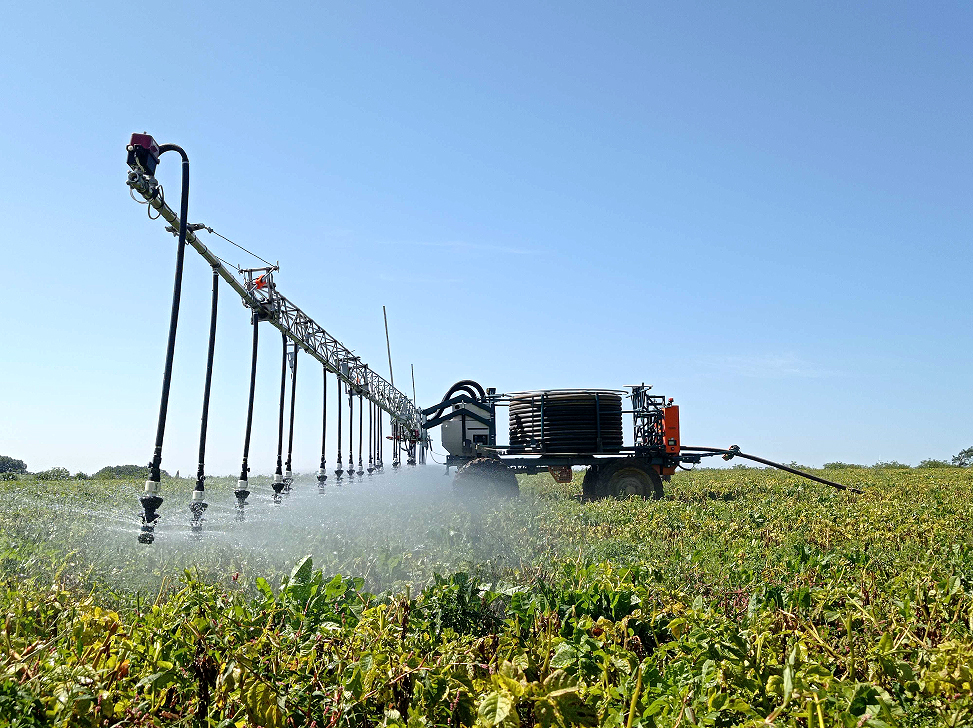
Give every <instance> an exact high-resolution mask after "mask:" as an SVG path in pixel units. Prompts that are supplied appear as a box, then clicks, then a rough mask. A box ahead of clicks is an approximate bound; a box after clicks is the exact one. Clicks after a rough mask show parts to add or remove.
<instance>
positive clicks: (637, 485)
mask: <svg viewBox="0 0 973 728" xmlns="http://www.w3.org/2000/svg"><path fill="white" fill-rule="evenodd" d="M581 487H582V490H583V492H584V496H585V498H590V499H594V498H608V497H614V498H626V497H628V496H632V495H637V496H639V497H641V498H646V499H648V498H655V499H659V498H661V497H662V494H663V491H662V477H661V476H660V475H659V473H658V472H656V469H655V468H653V467H652V466H651V465H648V464H647V463H645V462H643V461H641V460H636V459H634V458H619V459H618V460H609V461H608V462H607V463H605V464H604V465H599V466H592V467H590V468H588V472H587V473H585V478H584V481H583V483H582V486H581Z"/></svg>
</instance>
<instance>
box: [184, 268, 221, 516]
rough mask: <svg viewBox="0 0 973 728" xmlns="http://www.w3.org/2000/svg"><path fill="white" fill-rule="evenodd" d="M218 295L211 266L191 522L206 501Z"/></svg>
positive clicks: (200, 512) (216, 275)
mask: <svg viewBox="0 0 973 728" xmlns="http://www.w3.org/2000/svg"><path fill="white" fill-rule="evenodd" d="M219 296H220V274H219V272H218V271H217V270H216V268H213V299H212V305H211V307H210V315H209V344H208V346H207V349H206V382H205V384H204V385H203V414H202V417H201V418H200V425H199V467H198V468H197V470H196V487H195V488H193V499H192V501H191V502H190V504H189V510H190V512H191V513H192V514H193V522H194V523H197V524H198V523H199V521H200V520H201V518H202V515H203V511H204V510H206V502H205V501H204V500H203V492H204V491H205V490H206V466H205V462H206V430H207V428H208V426H209V396H210V391H211V389H212V384H213V355H214V353H215V351H216V313H217V304H218V303H219Z"/></svg>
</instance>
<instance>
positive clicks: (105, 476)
mask: <svg viewBox="0 0 973 728" xmlns="http://www.w3.org/2000/svg"><path fill="white" fill-rule="evenodd" d="M789 464H790V466H791V467H795V468H802V469H811V468H808V467H807V466H806V465H801V464H799V463H789ZM971 466H973V447H968V448H966V449H964V450H960V451H959V452H958V453H957V454H956V455H954V456H953V457H952V459H951V460H949V461H947V460H932V459H928V460H923V461H922V462H921V463H919V464H918V465H917V466H915V467H917V468H969V467H971ZM733 467H734V468H747V467H752V466H748V465H743V464H740V465H734V466H733ZM869 467H872V468H903V469H908V468H911V467H912V466H911V465H906V464H905V463H900V462H896V461H895V460H891V461H889V462H878V463H875V464H874V465H856V464H855V463H842V462H833V463H825V464H824V469H825V470H841V469H843V468H869ZM21 475H32V476H33V477H34V478H36V479H38V480H70V479H72V478H74V479H77V480H89V479H96V480H132V479H139V480H141V479H143V478H147V477H148V475H149V468H148V466H147V465H106V466H105V467H103V468H102V469H101V470H99V471H98V472H96V473H94V474H93V475H87V474H85V473H81V472H78V473H75V474H74V475H71V471H70V470H68V469H67V468H61V467H53V468H50V469H48V470H42V471H40V472H38V473H28V471H27V463H25V462H24V461H23V460H18V459H17V458H12V457H10V456H8V455H0V480H13V479H15V478H17V477H18V476H21ZM162 477H164V478H171V477H172V476H171V475H169V473H167V472H166V471H165V470H163V471H162ZM176 477H179V474H178V473H176Z"/></svg>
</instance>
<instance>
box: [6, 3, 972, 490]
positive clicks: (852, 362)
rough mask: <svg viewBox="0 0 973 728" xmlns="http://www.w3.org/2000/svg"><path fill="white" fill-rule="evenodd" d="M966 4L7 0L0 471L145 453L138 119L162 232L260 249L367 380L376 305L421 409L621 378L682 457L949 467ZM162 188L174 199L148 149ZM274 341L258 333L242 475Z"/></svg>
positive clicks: (960, 419)
mask: <svg viewBox="0 0 973 728" xmlns="http://www.w3.org/2000/svg"><path fill="white" fill-rule="evenodd" d="M971 8H973V6H970V5H969V4H968V3H961V2H956V3H938V2H924V3H917V2H912V3H903V2H874V3H766V2H761V3H698V4H696V3H564V2H558V3H553V2H552V3H520V2H518V3H456V2H443V3H391V2H388V3H277V4H270V3H266V4H255V3H248V2H234V3H226V2H212V3H198V2H194V3H174V4H132V3H121V2H119V3H108V2H99V1H98V0H94V1H93V2H86V3H78V2H68V3H40V2H37V3H8V4H7V6H6V7H5V9H4V13H3V19H2V22H0V68H2V71H0V91H2V102H0V217H2V221H3V222H2V226H0V248H2V250H3V263H4V265H3V269H4V293H5V296H4V304H5V305H4V315H3V324H2V327H0V331H2V332H3V341H2V344H0V387H2V390H0V400H2V403H0V454H6V455H12V456H16V457H20V458H22V459H24V460H26V461H27V464H28V466H29V467H30V468H31V469H32V470H39V469H41V468H46V467H50V466H54V465H63V466H66V467H68V468H70V469H71V470H72V471H74V470H84V471H89V472H90V471H93V470H96V469H98V468H100V467H101V466H103V465H107V464H117V463H128V462H134V463H145V462H147V461H148V460H149V458H150V456H151V450H152V441H153V436H154V428H155V417H156V411H157V407H158V397H159V390H160V383H161V375H162V366H163V355H164V347H165V335H166V328H167V324H168V312H169V299H170V295H171V287H172V271H173V263H174V249H175V245H174V240H173V238H172V237H171V236H170V235H168V234H167V233H165V232H164V230H163V225H162V223H161V222H159V221H156V222H150V221H149V220H148V219H146V215H145V208H144V207H142V206H139V205H137V204H135V203H134V202H133V201H132V200H131V199H129V196H128V192H127V188H126V186H125V175H126V171H127V169H126V166H125V144H126V143H127V140H128V138H129V135H130V134H131V133H132V132H133V131H139V132H141V131H147V132H149V133H151V134H153V135H154V136H155V137H156V138H157V139H158V140H159V141H160V142H174V143H178V144H181V145H182V146H183V147H185V149H186V150H187V151H188V153H189V156H190V159H191V161H192V187H191V189H192V196H191V202H190V205H191V207H190V220H191V221H193V222H205V223H207V224H209V225H212V226H213V227H214V228H215V229H216V230H218V231H220V232H221V233H223V234H224V235H227V236H228V237H230V238H232V239H233V240H235V241H237V242H239V243H241V244H243V245H245V246H247V247H250V248H251V249H253V250H256V251H257V252H259V253H261V254H262V255H263V256H264V257H268V258H270V259H271V260H278V259H279V260H280V263H281V271H280V273H279V275H278V277H277V280H278V284H279V286H280V289H281V291H282V292H283V293H284V294H285V295H287V296H288V297H289V298H291V299H292V300H293V301H294V302H296V303H297V304H298V305H299V306H301V307H302V308H303V309H304V310H305V311H306V312H307V313H309V314H310V315H311V316H312V317H314V318H315V319H316V320H317V321H318V322H319V323H320V324H321V325H323V326H324V327H325V328H326V329H328V330H329V331H330V332H331V333H332V334H334V335H335V336H336V337H338V339H340V340H341V341H343V342H344V343H345V344H347V345H348V346H350V347H352V348H354V349H355V350H356V351H357V352H358V353H360V354H361V355H362V356H363V357H364V359H365V361H367V362H369V363H371V364H373V366H375V367H376V368H377V369H378V370H379V371H381V372H382V373H385V370H386V366H385V363H384V362H385V339H384V333H383V328H382V305H383V304H384V305H386V306H387V307H388V311H389V325H390V328H391V339H392V353H393V358H394V363H395V366H396V368H397V370H396V374H397V376H396V382H398V383H399V384H400V385H401V384H402V382H408V370H409V365H410V364H414V365H415V372H416V389H417V393H418V399H419V402H420V404H422V405H429V404H431V403H433V402H435V401H438V400H439V398H440V397H441V396H442V394H443V392H444V391H445V390H446V389H447V388H448V386H449V385H450V384H452V383H453V382H454V381H456V380H458V379H463V378H472V379H476V380H479V381H480V382H482V383H483V384H484V385H487V386H495V387H497V388H498V389H499V390H501V391H514V390H521V389H533V388H553V387H578V386H591V387H595V386H600V387H618V386H621V385H624V384H631V383H633V382H637V381H645V382H649V383H653V384H654V385H655V386H656V389H657V391H659V392H660V393H663V394H666V395H667V396H672V397H674V398H675V399H676V401H677V402H678V403H680V404H681V405H682V408H683V409H682V421H683V434H684V439H685V441H687V442H689V443H691V444H702V445H718V446H726V445H729V444H731V443H736V444H740V445H741V446H742V447H743V448H744V450H746V451H749V452H753V453H755V454H760V455H763V456H765V457H769V458H772V459H779V460H784V461H791V460H796V461H798V462H802V463H807V464H810V465H820V464H822V463H824V462H827V461H834V460H842V461H848V462H863V463H872V462H875V461H878V460H892V459H895V460H899V461H903V462H911V463H917V462H918V461H919V460H921V459H923V458H948V457H949V456H951V455H953V454H955V453H956V452H957V451H959V450H960V449H961V448H964V447H967V446H970V445H973V426H971V415H970V413H971V411H973V396H971V392H970V364H971V355H973V330H971V326H970V314H971V309H970V295H971V294H970V283H969V278H970V267H969V262H970V258H969V243H970V228H971V221H973V215H971V207H970V193H971V190H973V164H971V162H973V153H971V152H973V144H971V134H970V119H971V110H973V109H971V105H973V102H971V99H973V93H971V91H973V89H971V85H973V37H971V35H973V34H971V30H973V22H971V21H973V9H971ZM159 177H160V179H161V181H162V182H163V184H165V185H166V190H167V192H168V195H169V199H170V200H173V201H175V200H177V199H178V187H179V165H178V163H177V160H176V159H175V158H174V157H173V155H166V156H165V157H163V162H162V164H161V166H160V170H159ZM205 242H207V244H210V243H212V247H213V248H214V249H215V250H216V251H217V252H219V253H220V254H222V255H223V256H224V257H226V258H227V259H228V260H230V261H231V262H233V263H250V262H251V261H250V260H248V259H247V258H246V256H244V255H242V254H239V253H238V252H235V251H234V249H233V248H230V247H228V246H226V245H225V244H219V243H221V241H219V239H217V238H213V237H212V236H209V237H207V238H206V239H205ZM208 297H209V269H208V266H206V264H205V263H204V262H203V260H202V259H200V258H199V257H198V256H196V255H195V254H194V253H192V252H191V251H190V252H189V254H188V257H187V266H186V279H185V293H184V299H183V309H182V319H181V324H180V338H179V344H178V348H177V352H176V366H175V375H174V381H173V396H172V403H171V408H170V417H169V430H168V436H167V441H166V451H165V455H164V458H163V467H164V468H166V469H168V470H170V471H175V470H177V469H179V470H181V471H182V472H183V474H186V473H187V472H190V471H193V470H195V441H196V438H197V436H198V434H197V433H198V420H199V407H200V400H201V391H202V377H203V367H204V364H205V338H206V327H207V315H208V305H209V304H208ZM220 310H221V319H220V331H219V341H218V347H217V355H216V356H217V361H216V378H215V383H214V399H213V412H212V420H211V426H210V431H211V440H210V457H209V464H210V469H211V471H212V472H216V473H230V472H232V471H234V470H235V469H236V468H237V467H238V462H239V458H240V450H241V447H242V436H243V424H244V423H243V418H244V413H245V408H246V402H245V397H246V386H247V385H246V381H247V374H248V366H249V362H248V357H249V325H248V318H247V312H246V311H245V310H244V308H243V307H242V306H241V305H240V303H239V302H238V301H237V300H234V299H233V298H232V296H231V294H230V291H229V289H227V288H224V289H223V298H222V300H221V309H220ZM279 346H280V344H279V339H278V338H277V337H276V336H273V335H271V329H269V328H268V329H266V333H265V335H264V337H263V347H262V349H261V357H262V366H261V369H260V380H259V382H258V403H257V423H256V429H255V435H254V446H253V457H252V463H253V467H254V471H255V472H270V471H271V470H272V468H273V459H274V450H275V445H276V442H275V440H276V433H275V430H276V412H275V409H276V398H277V382H276V377H277V372H278V368H279V359H278V357H279ZM309 362H310V360H309V359H306V360H305V368H304V369H303V370H302V371H301V374H302V379H301V381H300V382H299V390H300V394H301V395H302V396H301V398H300V400H299V405H298V430H297V446H296V465H297V467H298V468H299V469H311V468H313V467H315V466H316V464H317V463H316V460H317V442H316V441H317V438H318V437H319V434H318V424H317V422H318V418H319V408H318V407H319V405H318V397H319V396H320V377H319V369H317V368H316V367H314V368H312V367H311V366H309ZM312 371H313V374H312V373H311V372H312ZM400 388H405V389H409V388H410V387H408V386H406V387H400ZM437 439H438V438H437Z"/></svg>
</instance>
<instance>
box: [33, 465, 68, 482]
mask: <svg viewBox="0 0 973 728" xmlns="http://www.w3.org/2000/svg"><path fill="white" fill-rule="evenodd" d="M34 477H35V478H36V479H37V480H70V478H71V471H70V470H68V469H67V468H59V467H54V468H51V469H50V470H42V471H40V472H39V473H34Z"/></svg>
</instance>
